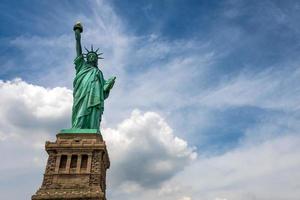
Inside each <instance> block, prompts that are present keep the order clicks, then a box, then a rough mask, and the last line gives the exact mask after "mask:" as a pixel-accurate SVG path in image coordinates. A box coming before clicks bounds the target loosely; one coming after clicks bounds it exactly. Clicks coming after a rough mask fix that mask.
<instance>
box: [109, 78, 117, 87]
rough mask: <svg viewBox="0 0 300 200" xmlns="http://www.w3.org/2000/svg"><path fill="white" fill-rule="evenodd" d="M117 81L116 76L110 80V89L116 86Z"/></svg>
mask: <svg viewBox="0 0 300 200" xmlns="http://www.w3.org/2000/svg"><path fill="white" fill-rule="evenodd" d="M115 81H116V77H115V76H114V77H112V78H110V84H109V86H110V87H109V89H112V88H113V86H114V84H115Z"/></svg>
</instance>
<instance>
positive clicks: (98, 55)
mask: <svg viewBox="0 0 300 200" xmlns="http://www.w3.org/2000/svg"><path fill="white" fill-rule="evenodd" d="M84 48H85V50H86V52H87V53H83V54H82V55H83V56H84V57H85V58H86V57H87V55H88V54H90V53H93V54H96V55H97V58H98V59H104V58H102V57H100V55H102V54H103V53H97V52H98V50H99V48H98V49H97V50H96V51H94V49H93V45H91V50H88V49H87V48H86V47H84Z"/></svg>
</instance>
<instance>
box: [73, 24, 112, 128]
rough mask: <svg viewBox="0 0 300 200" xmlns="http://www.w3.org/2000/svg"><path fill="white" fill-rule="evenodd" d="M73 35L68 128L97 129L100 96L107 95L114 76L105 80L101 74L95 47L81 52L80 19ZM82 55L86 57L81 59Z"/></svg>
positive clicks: (101, 104)
mask: <svg viewBox="0 0 300 200" xmlns="http://www.w3.org/2000/svg"><path fill="white" fill-rule="evenodd" d="M73 30H74V32H75V38H76V52H77V57H76V58H75V60H74V64H75V69H76V76H75V78H74V82H73V87H74V91H73V108H72V129H97V130H99V127H100V122H101V117H102V114H103V111H104V100H105V99H106V98H107V97H108V95H109V92H110V90H111V89H112V87H113V85H114V83H115V79H116V77H112V78H110V79H108V80H105V79H104V78H103V74H102V72H101V70H100V69H99V68H98V59H103V58H101V57H99V56H100V55H101V54H102V53H100V54H98V53H97V52H98V49H97V50H96V51H94V49H93V46H92V48H91V50H87V49H86V50H87V53H86V54H83V53H82V48H81V41H80V40H81V33H82V31H83V28H82V25H81V24H80V22H77V23H76V24H75V25H74V28H73ZM85 58H86V59H85Z"/></svg>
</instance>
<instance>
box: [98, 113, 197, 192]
mask: <svg viewBox="0 0 300 200" xmlns="http://www.w3.org/2000/svg"><path fill="white" fill-rule="evenodd" d="M102 132H103V136H104V139H105V140H106V143H107V146H108V150H109V153H110V157H111V159H112V160H113V164H112V169H111V170H110V171H109V174H111V175H110V177H111V178H112V182H113V185H119V184H122V183H123V182H126V181H127V182H131V183H134V185H135V187H134V188H136V185H137V184H138V185H140V186H143V187H159V185H160V184H161V183H162V181H165V180H167V179H169V178H170V177H172V176H173V175H174V174H176V173H177V172H178V171H180V170H182V169H183V168H184V167H185V166H186V165H187V164H188V163H189V161H191V160H194V159H195V158H196V156H197V154H196V153H195V152H194V149H193V148H192V147H189V146H188V144H187V142H186V141H184V140H183V139H180V138H178V137H176V136H175V135H174V133H173V130H172V129H171V128H170V126H169V125H168V124H167V123H166V122H165V120H164V119H163V118H162V117H161V116H160V115H158V114H157V113H154V112H146V113H141V112H140V111H138V110H135V111H133V112H132V114H131V116H130V117H129V118H128V119H126V120H124V121H123V122H122V123H120V124H119V125H118V126H117V128H116V129H113V128H106V129H104V130H103V131H102ZM130 185H133V184H130ZM130 188H131V187H130Z"/></svg>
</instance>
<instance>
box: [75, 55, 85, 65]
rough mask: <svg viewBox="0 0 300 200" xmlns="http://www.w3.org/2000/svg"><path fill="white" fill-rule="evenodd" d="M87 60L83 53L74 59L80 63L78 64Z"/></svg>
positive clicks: (76, 62) (76, 63)
mask: <svg viewBox="0 0 300 200" xmlns="http://www.w3.org/2000/svg"><path fill="white" fill-rule="evenodd" d="M84 62H85V60H84V57H83V55H82V54H81V55H79V56H77V57H76V58H75V59H74V64H75V65H78V64H83V63H84Z"/></svg>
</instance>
